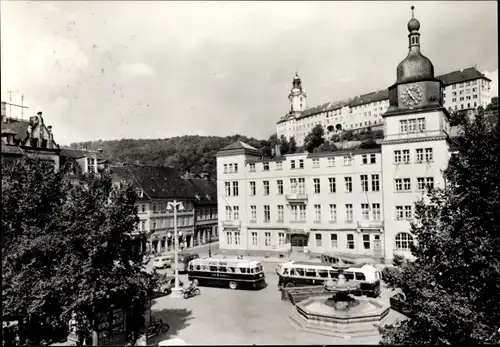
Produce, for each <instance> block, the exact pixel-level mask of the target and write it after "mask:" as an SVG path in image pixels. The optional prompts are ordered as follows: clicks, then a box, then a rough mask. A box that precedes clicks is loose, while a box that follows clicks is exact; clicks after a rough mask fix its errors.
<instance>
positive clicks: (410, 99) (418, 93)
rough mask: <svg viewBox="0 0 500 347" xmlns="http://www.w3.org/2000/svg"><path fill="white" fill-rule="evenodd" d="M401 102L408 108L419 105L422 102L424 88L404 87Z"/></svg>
mask: <svg viewBox="0 0 500 347" xmlns="http://www.w3.org/2000/svg"><path fill="white" fill-rule="evenodd" d="M399 100H401V102H402V103H403V105H405V106H408V107H413V106H415V105H417V104H418V103H420V101H422V88H421V87H420V86H418V85H410V86H404V87H403V90H402V93H401V95H400V96H399Z"/></svg>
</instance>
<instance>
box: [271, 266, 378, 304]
mask: <svg viewBox="0 0 500 347" xmlns="http://www.w3.org/2000/svg"><path fill="white" fill-rule="evenodd" d="M276 272H277V274H278V277H279V279H278V288H279V289H281V288H283V287H285V288H290V287H303V286H315V285H323V283H324V282H326V281H328V280H329V279H333V280H336V279H337V278H338V276H339V271H338V270H336V269H335V268H333V267H332V266H331V265H330V264H324V263H314V262H305V261H290V262H288V263H282V264H280V265H278V267H277V269H276ZM344 276H345V278H346V280H348V281H356V282H359V285H360V292H359V293H357V294H359V295H361V294H364V295H366V296H371V297H377V296H379V295H380V279H381V274H380V271H378V270H377V268H376V267H375V266H373V265H370V264H352V265H350V267H349V268H347V269H345V270H344Z"/></svg>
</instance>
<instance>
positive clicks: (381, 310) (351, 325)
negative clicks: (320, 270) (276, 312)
mask: <svg viewBox="0 0 500 347" xmlns="http://www.w3.org/2000/svg"><path fill="white" fill-rule="evenodd" d="M329 300H331V297H329V296H323V297H312V298H309V299H306V300H303V301H301V302H299V303H297V304H296V306H295V309H296V310H295V312H294V313H292V314H291V315H290V317H289V318H290V320H291V323H292V324H293V325H295V326H297V327H298V328H300V329H302V330H305V331H308V332H312V333H317V334H321V335H328V336H338V337H341V336H342V337H345V338H351V337H359V336H379V332H378V329H377V326H378V325H379V324H380V323H381V322H382V321H384V320H385V318H386V317H387V315H388V314H389V312H390V305H389V304H385V303H384V302H382V301H380V300H378V299H372V298H364V297H362V298H356V299H355V302H356V303H357V304H356V305H355V306H351V307H349V309H347V310H344V309H340V310H339V309H336V308H335V306H333V305H329V304H327V302H328V301H329Z"/></svg>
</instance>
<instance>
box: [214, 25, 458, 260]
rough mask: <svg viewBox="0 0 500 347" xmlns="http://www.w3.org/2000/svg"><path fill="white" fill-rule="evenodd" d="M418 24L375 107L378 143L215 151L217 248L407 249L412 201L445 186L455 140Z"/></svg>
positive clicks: (382, 253)
mask: <svg viewBox="0 0 500 347" xmlns="http://www.w3.org/2000/svg"><path fill="white" fill-rule="evenodd" d="M419 28H420V23H419V22H418V21H417V20H416V19H415V18H413V17H412V19H411V20H410V22H409V23H408V30H409V32H410V33H409V35H408V37H409V43H410V45H409V47H410V48H409V53H408V56H407V57H406V58H405V59H404V60H403V61H402V62H401V63H400V64H399V65H398V67H397V81H396V83H395V84H394V85H392V86H391V87H389V89H388V91H387V92H386V95H387V96H388V98H387V101H386V102H384V104H383V106H382V110H383V111H384V112H381V114H380V115H379V111H378V107H380V106H377V112H376V117H381V120H382V123H381V124H382V127H383V129H384V139H383V140H382V141H380V143H379V145H378V146H377V147H375V148H372V149H354V148H351V149H342V150H338V151H333V152H327V153H311V154H309V153H297V154H289V155H285V156H278V157H275V158H272V159H262V158H261V156H260V155H259V153H258V151H257V150H256V149H255V148H252V147H251V146H249V145H247V144H245V143H242V142H241V141H238V142H236V143H233V144H231V145H230V146H227V147H226V148H223V149H222V150H221V151H219V153H218V154H217V172H218V192H219V199H218V205H219V226H220V230H221V235H220V249H221V250H224V251H227V252H234V253H243V254H256V255H257V254H264V255H265V254H269V255H271V254H276V255H283V256H287V255H290V254H293V253H300V252H303V251H304V250H305V249H307V251H308V252H310V253H311V254H312V255H319V254H320V253H322V252H324V251H336V252H340V253H344V254H345V253H350V254H353V255H367V256H371V257H373V258H377V259H380V260H382V261H386V262H389V261H391V260H392V259H393V258H394V255H395V254H401V255H403V256H405V257H410V258H411V252H410V245H411V244H412V242H413V235H411V233H410V221H411V220H412V219H413V215H414V203H415V201H417V199H419V198H421V197H424V196H425V191H426V189H427V188H428V187H443V186H444V179H443V171H444V170H445V169H446V167H447V165H448V160H449V143H450V139H449V136H448V133H449V130H450V126H449V122H448V116H449V113H448V110H447V109H446V107H445V106H444V90H445V87H444V84H443V82H442V80H441V79H439V78H436V77H434V67H433V65H432V63H431V61H430V60H429V59H428V58H426V57H425V56H423V55H422V53H421V52H420V34H419V32H418V30H419ZM415 62H417V63H415ZM374 105H379V104H374V103H372V106H373V107H375V106H374ZM361 106H362V105H357V106H356V107H361ZM384 109H385V110H384ZM373 110H375V108H373ZM339 117H340V116H339ZM363 117H364V115H363Z"/></svg>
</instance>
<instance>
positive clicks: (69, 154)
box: [60, 148, 107, 163]
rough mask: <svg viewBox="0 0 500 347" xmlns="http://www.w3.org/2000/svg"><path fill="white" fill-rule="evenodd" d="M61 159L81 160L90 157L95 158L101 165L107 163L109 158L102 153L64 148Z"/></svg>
mask: <svg viewBox="0 0 500 347" xmlns="http://www.w3.org/2000/svg"><path fill="white" fill-rule="evenodd" d="M60 156H61V157H65V158H73V159H79V158H84V157H89V156H95V157H96V159H97V161H98V162H99V163H105V162H107V158H106V157H105V156H104V154H103V153H101V152H94V151H89V150H86V149H73V148H62V149H61V152H60Z"/></svg>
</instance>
